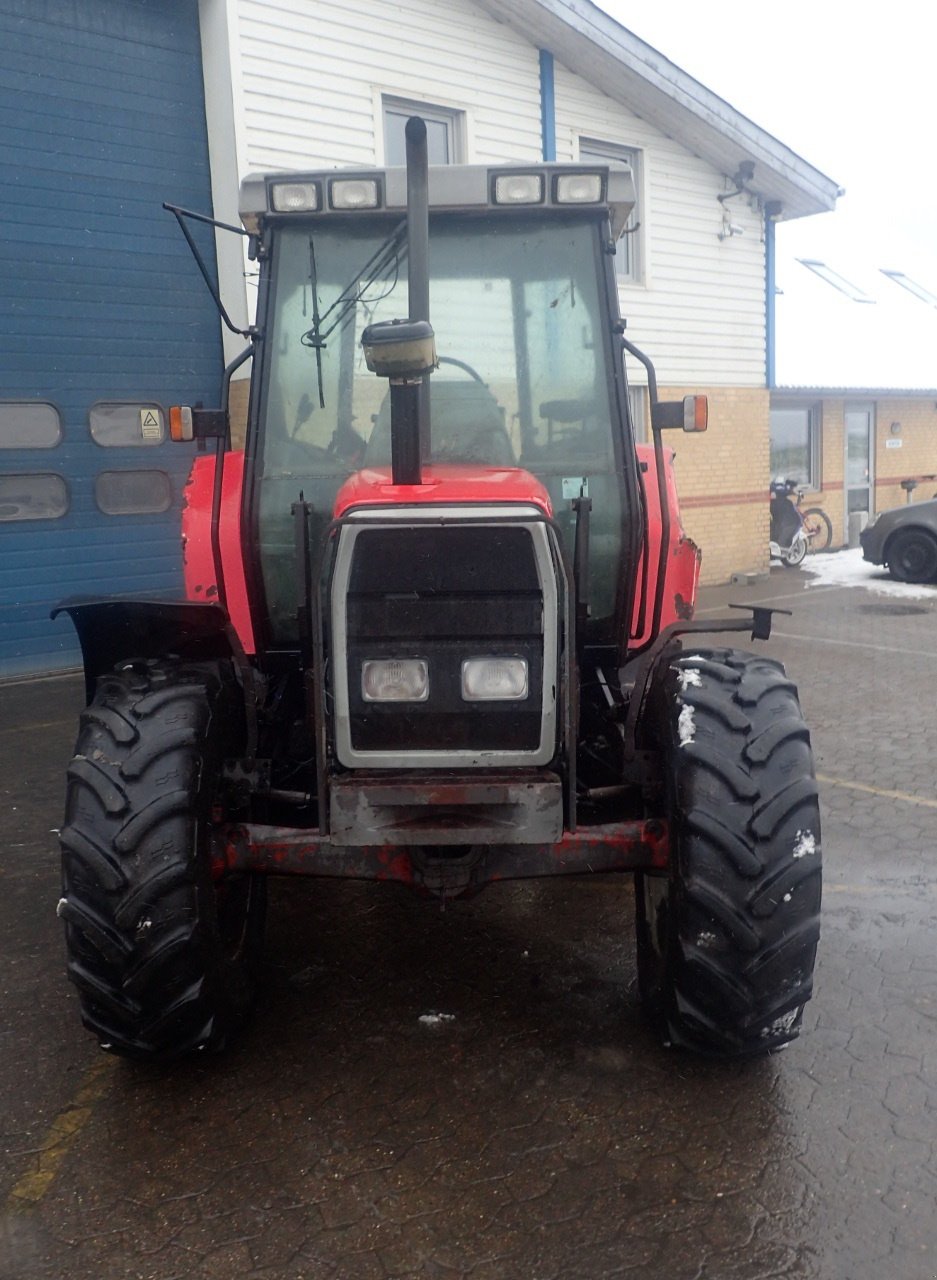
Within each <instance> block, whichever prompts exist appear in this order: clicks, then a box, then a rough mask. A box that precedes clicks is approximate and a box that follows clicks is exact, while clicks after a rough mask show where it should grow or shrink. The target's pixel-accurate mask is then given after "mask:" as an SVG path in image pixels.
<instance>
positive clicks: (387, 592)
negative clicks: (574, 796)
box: [346, 525, 544, 755]
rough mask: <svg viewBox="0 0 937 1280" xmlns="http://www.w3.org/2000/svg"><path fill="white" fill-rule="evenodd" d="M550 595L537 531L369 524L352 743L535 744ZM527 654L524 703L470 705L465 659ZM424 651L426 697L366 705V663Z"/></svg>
mask: <svg viewBox="0 0 937 1280" xmlns="http://www.w3.org/2000/svg"><path fill="white" fill-rule="evenodd" d="M543 612H544V605H543V592H542V590H541V586H540V580H539V575H538V570H537V562H536V557H535V553H534V546H533V541H532V538H531V534H530V531H529V530H528V529H527V528H524V527H518V526H510V525H501V526H477V525H469V526H463V527H458V526H449V527H442V528H440V527H438V526H436V527H426V528H412V527H409V528H402V529H393V528H392V529H387V528H383V529H368V530H362V531H361V532H359V534H358V536H357V539H356V541H355V545H354V552H353V558H352V563H351V568H350V573H349V578H348V595H347V602H346V652H347V679H348V708H349V726H350V735H351V745H352V748H353V750H354V751H356V752H375V751H378V752H388V751H393V752H399V753H401V755H404V754H405V753H406V752H408V751H434V752H448V751H453V750H456V749H463V750H464V749H468V750H472V751H482V752H484V751H499V750H501V751H522V752H530V751H534V750H536V748H537V747H538V745H539V743H540V737H541V722H542V702H543V697H542V694H543ZM489 654H497V655H500V656H506V655H510V656H515V657H521V658H524V659H525V661H526V662H527V668H528V695H527V697H526V698H525V699H523V701H516V702H515V701H512V702H496V701H495V702H466V701H465V700H464V699H463V698H462V675H461V673H462V663H463V661H464V660H465V659H467V658H473V657H481V656H486V655H489ZM382 658H421V659H423V660H424V661H425V662H426V663H427V664H428V669H429V696H428V697H427V699H426V700H425V701H423V702H414V703H383V704H382V703H373V702H366V701H365V700H364V698H363V697H362V691H361V676H360V673H361V669H362V664H363V663H364V662H365V661H368V660H371V659H382Z"/></svg>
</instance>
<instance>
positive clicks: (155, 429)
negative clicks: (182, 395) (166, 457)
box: [140, 409, 163, 440]
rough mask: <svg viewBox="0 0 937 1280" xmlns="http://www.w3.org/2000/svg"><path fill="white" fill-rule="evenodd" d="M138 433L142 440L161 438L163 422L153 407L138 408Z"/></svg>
mask: <svg viewBox="0 0 937 1280" xmlns="http://www.w3.org/2000/svg"><path fill="white" fill-rule="evenodd" d="M140 434H141V435H142V436H143V439H144V440H162V438H163V424H162V422H161V421H160V416H159V413H158V412H157V411H156V410H155V409H141V410H140Z"/></svg>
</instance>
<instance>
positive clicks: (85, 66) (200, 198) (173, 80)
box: [0, 0, 222, 676]
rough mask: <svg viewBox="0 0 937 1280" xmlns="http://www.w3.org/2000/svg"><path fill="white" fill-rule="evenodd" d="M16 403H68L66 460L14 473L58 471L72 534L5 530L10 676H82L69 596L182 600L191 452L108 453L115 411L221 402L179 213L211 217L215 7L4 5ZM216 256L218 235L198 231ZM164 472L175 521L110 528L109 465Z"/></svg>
mask: <svg viewBox="0 0 937 1280" xmlns="http://www.w3.org/2000/svg"><path fill="white" fill-rule="evenodd" d="M0 172H2V173H3V175H4V181H3V183H2V184H0V225H2V227H3V234H2V236H0V350H2V352H3V377H2V380H0V398H2V399H5V400H18V399H22V400H37V399H38V400H51V401H53V402H54V403H55V404H57V405H58V406H59V408H60V410H61V412H62V416H63V420H64V438H63V441H62V443H61V444H60V445H59V446H58V447H57V448H55V449H16V450H13V449H0V472H4V473H8V472H28V471H55V472H57V473H59V474H61V475H64V476H65V477H66V478H67V481H68V485H69V489H70V494H71V506H70V509H69V512H68V514H67V515H66V516H64V517H63V518H61V519H57V520H33V521H24V522H22V523H0V676H3V675H10V674H16V673H20V672H25V671H36V670H50V669H54V668H60V667H63V666H73V665H76V664H77V663H78V661H79V655H78V649H77V644H76V641H75V637H74V633H73V632H72V629H71V626H70V624H69V623H68V621H67V620H66V619H59V620H58V621H56V622H55V623H52V622H50V621H49V619H48V614H49V609H50V608H51V606H52V604H53V603H54V602H55V601H57V600H58V599H60V598H62V597H63V596H67V595H74V594H82V593H89V592H110V593H115V594H126V593H134V594H141V595H149V594H160V595H175V594H178V593H179V592H180V591H181V589H182V583H181V553H180V543H179V521H180V504H181V494H182V487H183V484H184V480H185V476H186V474H187V472H188V469H189V466H190V465H191V460H192V449H191V447H190V446H183V445H172V444H169V443H164V444H161V445H158V446H148V447H126V448H103V447H101V446H99V445H97V444H96V443H94V441H93V440H92V438H91V435H90V432H89V427H88V411H89V408H90V406H91V405H92V404H93V403H94V402H95V401H97V400H130V401H134V402H137V401H139V402H146V401H155V402H157V403H159V404H162V405H164V406H168V405H169V404H172V403H178V402H179V401H183V402H187V403H191V402H192V401H197V400H202V401H204V402H205V403H206V404H214V403H217V397H218V388H219V382H220V377H221V364H222V357H221V340H220V333H219V326H218V321H217V317H216V315H215V311H214V307H213V305H212V303H211V300H210V298H209V296H208V293H207V291H206V289H205V286H204V284H203V283H202V281H201V279H200V277H199V275H198V273H197V271H196V269H195V266H194V264H193V263H192V261H191V259H190V257H189V253H188V250H187V249H186V246H185V243H184V241H183V240H182V237H181V236H180V234H179V231H178V228H177V226H176V223H175V220H174V219H173V218H172V217H171V216H170V215H169V214H167V213H165V212H163V210H162V208H161V204H162V201H163V200H170V201H172V202H173V203H174V204H180V205H184V206H186V207H188V208H193V209H198V210H202V211H205V212H211V189H210V177H209V167H208V145H207V137H206V127H205V110H204V97H203V86H202V73H201V52H200V45H199V30H198V5H197V0H0ZM196 234H197V236H198V237H199V241H200V244H201V247H202V248H203V251H204V252H205V254H206V256H207V258H208V260H209V261H210V262H212V263H213V262H214V246H213V242H212V238H211V234H210V231H209V229H207V228H203V229H202V230H201V231H200V232H197V233H196ZM145 467H155V468H158V469H160V470H162V471H165V472H167V473H168V474H169V475H170V477H171V481H172V488H173V493H174V503H173V506H172V508H171V509H170V510H169V511H168V512H166V513H165V514H159V515H145V516H142V515H141V516H116V517H115V516H105V515H103V514H102V513H101V512H99V511H98V510H97V508H96V506H95V502H94V479H95V476H96V475H97V474H98V473H99V472H100V471H103V470H120V469H124V468H126V469H136V468H145Z"/></svg>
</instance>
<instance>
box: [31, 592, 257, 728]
mask: <svg viewBox="0 0 937 1280" xmlns="http://www.w3.org/2000/svg"><path fill="white" fill-rule="evenodd" d="M60 613H67V614H68V616H69V617H70V618H71V620H72V622H73V623H74V625H75V630H76V631H77V632H78V639H79V642H80V644H81V656H82V659H83V662H84V668H85V696H86V699H87V701H88V702H90V701H91V698H92V696H93V694H94V685H95V681H96V680H97V678H98V676H100V675H103V674H104V673H105V672H106V671H111V670H113V668H114V666H115V665H116V664H117V663H118V662H123V661H130V660H131V659H134V658H140V659H146V658H165V657H166V656H167V655H168V654H175V655H178V656H179V657H180V658H185V659H188V660H190V661H202V660H206V659H217V658H230V659H232V660H234V661H235V662H236V663H237V664H238V665H241V664H242V663H243V662H244V653H243V650H242V648H241V645H240V642H239V640H238V638H237V634H236V633H235V631H234V628H233V627H232V626H231V623H230V621H229V619H228V615H227V613H226V612H225V611H224V609H222V607H221V606H220V605H218V604H202V603H200V602H198V603H196V602H193V601H189V600H141V599H138V598H137V599H132V600H127V599H121V598H119V597H116V596H77V597H75V598H73V599H69V600H63V601H62V603H61V604H58V605H56V607H55V608H54V609H53V610H52V617H53V618H57V617H58V615H59V614H60Z"/></svg>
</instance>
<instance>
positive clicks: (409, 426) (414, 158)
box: [390, 116, 430, 484]
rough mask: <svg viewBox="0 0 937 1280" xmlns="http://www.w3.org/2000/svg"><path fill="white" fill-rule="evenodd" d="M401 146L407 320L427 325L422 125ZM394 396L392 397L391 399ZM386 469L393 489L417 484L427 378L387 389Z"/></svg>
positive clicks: (410, 127) (414, 123) (425, 446)
mask: <svg viewBox="0 0 937 1280" xmlns="http://www.w3.org/2000/svg"><path fill="white" fill-rule="evenodd" d="M404 136H405V138H406V143H407V280H408V311H409V318H410V320H411V321H413V320H423V321H425V322H426V323H427V324H428V323H429V148H428V145H427V141H426V123H425V121H423V120H421V119H420V117H419V116H411V117H410V119H409V120H408V121H407V126H406V130H405V133H404ZM395 392H397V394H396V395H395ZM390 424H391V425H390V431H391V466H392V469H393V473H394V476H393V478H394V484H421V483H422V480H423V466H422V464H423V460H424V459H425V458H428V457H429V450H430V441H429V376H428V375H427V374H424V375H422V376H421V377H420V379H419V381H418V382H417V383H414V384H410V385H408V386H406V387H405V388H404V387H394V386H393V385H392V386H391V395H390Z"/></svg>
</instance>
